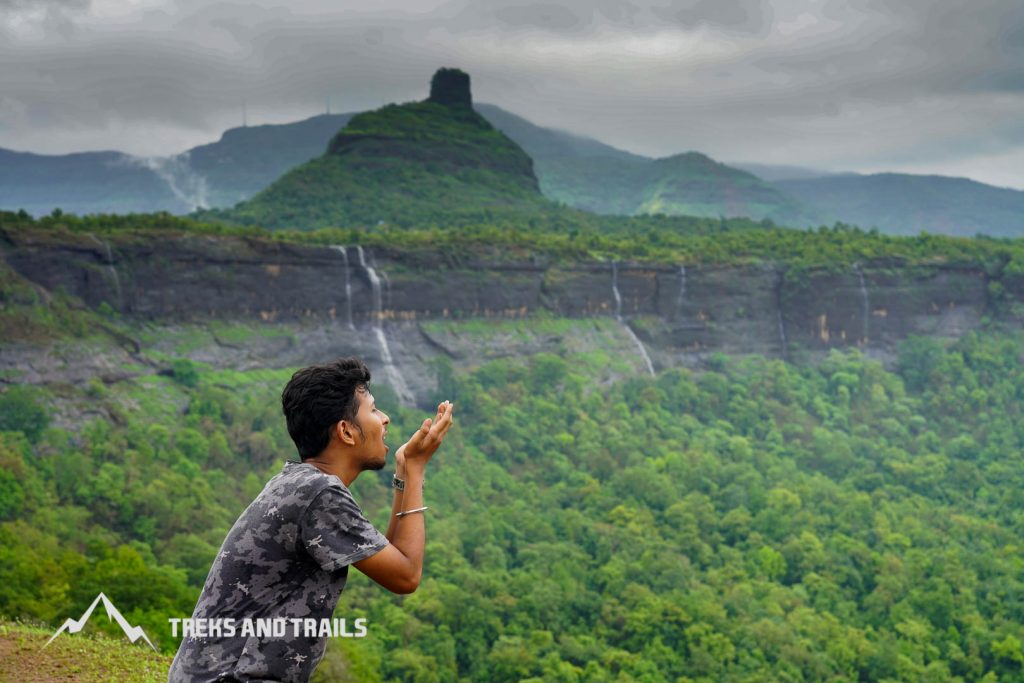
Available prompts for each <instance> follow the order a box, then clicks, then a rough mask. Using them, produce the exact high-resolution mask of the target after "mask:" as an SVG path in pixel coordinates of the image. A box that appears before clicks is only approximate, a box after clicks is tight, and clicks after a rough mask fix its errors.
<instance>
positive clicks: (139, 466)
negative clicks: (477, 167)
mask: <svg viewBox="0 0 1024 683" xmlns="http://www.w3.org/2000/svg"><path fill="white" fill-rule="evenodd" d="M529 325H530V321H528V320H527V321H515V322H509V323H506V324H505V325H504V326H502V327H501V328H499V329H497V330H495V329H490V328H485V327H482V326H481V325H480V324H479V323H477V322H475V321H468V322H466V323H438V324H437V326H436V329H434V332H435V333H442V332H445V331H446V330H447V331H448V332H451V333H453V334H460V335H462V336H464V337H467V338H470V339H473V338H476V337H481V335H482V337H481V338H483V337H488V338H493V336H494V335H498V336H501V335H523V334H529V333H530V330H529V329H528V327H529ZM536 325H537V330H538V332H537V334H542V335H550V334H567V336H571V335H572V333H573V332H574V328H572V327H571V326H570V327H566V325H567V322H566V321H561V320H558V319H550V318H549V319H541V320H538V321H537V322H536ZM1022 341H1024V335H1022V334H1020V333H1015V334H1012V335H1009V334H999V333H995V332H990V333H985V334H971V335H968V336H967V337H965V338H964V339H962V340H960V341H959V342H957V343H955V344H953V345H952V346H951V347H949V348H945V347H943V346H942V345H941V344H940V343H939V342H937V341H935V340H931V339H924V338H916V339H911V340H909V341H908V342H907V343H905V344H904V345H903V347H902V350H901V353H900V356H899V362H898V367H897V368H896V371H895V372H890V371H886V370H885V369H884V368H882V366H881V365H879V364H878V363H877V362H874V361H869V360H867V359H865V358H863V357H862V356H861V355H860V354H859V353H858V352H856V351H849V352H846V353H840V352H834V353H833V354H832V355H831V356H829V358H828V359H827V360H826V361H824V362H823V363H821V364H820V365H819V366H817V367H808V368H797V367H794V366H792V365H789V364H786V363H783V362H781V361H769V360H765V359H763V358H758V357H751V358H747V359H742V360H741V359H730V358H727V357H725V356H720V357H718V358H716V359H715V361H714V362H713V363H712V368H713V369H712V370H709V371H707V372H705V373H702V374H699V375H696V374H693V373H691V372H689V371H685V370H673V371H668V372H665V373H662V374H661V375H660V376H659V377H657V378H656V379H651V378H646V377H643V378H635V379H628V380H625V381H618V382H615V383H613V384H610V385H608V384H605V383H602V382H601V381H599V379H598V375H597V373H598V372H599V368H598V367H597V366H595V365H592V364H590V363H588V362H586V361H585V360H582V359H580V358H578V357H577V356H576V355H574V354H573V353H572V352H571V350H569V346H566V347H565V349H566V350H565V351H564V352H561V353H559V354H551V353H542V354H538V355H535V356H533V357H531V358H526V359H521V360H496V361H493V362H489V363H487V364H485V365H483V366H481V367H479V368H477V369H475V370H473V371H472V372H468V373H467V372H465V371H463V370H461V369H459V368H457V367H452V365H451V364H450V363H449V364H439V365H438V367H437V369H438V373H439V378H440V380H441V382H442V384H443V385H444V388H445V392H446V393H445V395H446V396H451V397H454V399H455V401H456V403H457V405H458V410H459V413H460V418H459V422H458V425H457V427H456V429H455V430H454V431H453V432H452V434H451V436H450V440H449V443H447V444H446V447H445V450H444V451H443V452H442V453H441V454H439V456H438V459H437V462H436V463H435V465H436V466H435V467H434V470H433V473H432V474H431V477H430V490H429V496H430V504H431V506H432V516H431V518H430V520H429V547H428V552H427V557H428V564H427V568H426V580H425V582H424V584H423V585H422V586H421V588H420V590H419V591H417V593H415V594H413V595H411V596H408V597H404V598H403V597H396V596H391V595H389V594H386V593H385V592H383V591H382V590H381V589H380V588H378V587H377V586H375V585H373V584H371V583H370V582H369V581H368V580H366V579H365V578H364V577H361V576H359V575H353V577H352V579H351V580H350V586H349V588H348V589H347V590H346V592H345V593H344V595H343V596H342V600H341V603H340V606H339V612H338V614H339V616H351V617H356V616H366V617H367V619H368V623H369V628H370V634H369V636H368V637H367V638H365V639H362V640H358V641H356V640H352V641H345V642H332V644H331V647H330V654H329V655H328V658H327V660H325V662H324V663H323V664H322V667H323V672H321V674H320V675H321V676H326V675H327V673H325V672H328V671H332V672H335V675H337V676H340V677H341V679H342V680H352V681H439V682H441V681H458V680H480V681H484V680H486V681H518V680H524V679H536V680H551V681H556V680H566V681H581V682H583V681H587V682H590V681H780V680H791V681H801V680H805V681H811V680H834V681H857V680H877V681H928V680H935V681H956V680H962V681H975V680H986V681H995V680H998V681H1014V680H1022V669H1021V667H1022V664H1024V655H1022V654H1021V652H1022V651H1021V645H1020V643H1021V642H1022V640H1024V626H1022V620H1021V614H1022V609H1024V603H1022V602H1021V596H1022V595H1024V561H1022V559H1021V553H1020V537H1021V534H1022V532H1024V527H1022V524H1024V508H1022V503H1021V501H1020V497H1019V496H1018V495H1017V493H1018V492H1019V491H1020V490H1021V487H1022V486H1024V479H1022V477H1024V474H1022V472H1024V468H1022V465H1024V463H1022V462H1021V461H1020V454H1021V452H1022V446H1024V430H1022V429H1021V426H1020V425H1022V424H1024V415H1022V414H1021V412H1022V408H1021V406H1022V402H1021V399H1022V398H1024V396H1022V394H1021V389H1020V387H1022V386H1024V361H1022V359H1021V357H1020V354H1019V348H1020V345H1021V343H1022ZM442 365H444V367H442ZM289 373H290V370H289V369H282V370H275V371H253V372H237V371H225V370H213V369H210V368H208V367H206V366H204V365H202V364H197V363H189V362H179V363H175V364H174V373H173V376H167V377H165V376H147V377H142V378H137V379H134V380H129V381H124V382H118V383H116V384H111V385H102V384H96V385H89V386H87V387H83V388H72V387H63V388H60V390H59V391H56V390H52V391H37V392H33V393H32V395H31V396H27V395H23V396H20V397H19V395H18V393H15V394H14V398H10V397H11V394H12V392H15V389H8V390H7V391H6V392H5V394H4V398H3V400H5V401H11V402H18V403H24V402H26V401H27V402H28V404H29V405H32V406H43V407H44V408H45V409H46V410H47V411H48V413H49V412H50V411H57V410H58V409H59V407H60V406H68V405H70V404H74V403H75V402H76V401H88V402H89V404H90V406H91V408H92V410H93V414H99V415H101V417H98V418H95V419H92V420H91V421H88V422H86V423H84V424H80V425H78V426H77V427H76V428H75V429H74V430H73V431H69V430H66V429H64V428H58V427H53V426H51V427H45V424H44V425H43V428H42V429H41V431H39V432H38V433H36V434H35V436H33V437H32V438H34V439H35V442H34V443H33V441H32V440H31V439H30V438H29V437H30V436H32V435H31V434H30V433H31V432H33V431H35V429H36V427H35V425H36V423H35V422H34V421H33V420H29V421H26V422H24V423H20V424H21V426H19V425H18V424H17V423H12V424H8V425H6V426H7V428H8V429H12V430H13V431H8V432H7V433H4V434H3V435H2V436H0V472H2V473H3V476H2V477H0V520H2V521H0V614H4V615H7V616H8V617H20V618H26V619H36V620H41V621H44V622H47V623H49V624H51V625H52V628H56V626H57V625H59V623H60V622H61V621H62V620H63V619H64V618H66V617H67V616H77V615H79V614H81V612H82V611H83V610H84V608H85V607H86V606H88V604H89V603H90V602H91V601H92V599H93V598H95V596H96V594H97V593H98V592H99V591H101V590H102V591H104V592H106V593H107V595H108V596H109V597H110V598H111V599H112V600H113V601H114V603H115V604H117V605H118V607H119V608H120V609H121V610H122V611H123V612H124V613H125V615H126V617H127V618H128V619H129V621H132V622H133V623H139V624H141V625H143V627H144V628H145V629H146V632H147V634H148V635H149V637H150V638H151V639H152V640H153V641H154V643H156V644H157V645H158V647H160V648H161V649H162V650H163V651H164V652H165V653H170V652H173V650H174V648H175V646H176V643H175V642H174V641H173V639H172V638H171V637H170V632H169V628H168V626H167V621H166V620H167V619H168V618H170V617H181V616H187V615H188V614H189V613H190V611H191V609H192V606H193V605H194V601H195V599H196V596H197V595H198V590H199V587H200V586H201V584H202V581H203V580H204V578H205V575H206V571H207V569H208V567H209V564H210V562H211V560H212V557H213V555H214V554H215V552H216V549H217V547H218V545H219V543H220V541H221V539H222V538H223V535H224V533H225V531H226V529H227V527H228V526H229V525H230V524H231V523H232V522H233V520H234V519H235V517H236V516H237V515H238V514H239V512H240V511H241V510H242V509H243V508H244V507H245V505H247V504H248V502H249V500H251V498H252V496H253V495H255V493H256V492H257V491H258V490H259V489H260V487H261V486H262V484H263V482H264V481H265V480H266V479H267V478H269V476H271V475H272V474H273V473H274V472H276V471H277V470H278V469H279V468H280V465H281V461H282V459H283V458H284V457H286V456H289V454H291V453H292V452H293V450H292V446H291V444H290V442H289V439H288V437H287V434H286V433H285V430H284V425H283V421H282V419H281V417H280V415H279V408H278V405H277V396H278V394H279V392H280V388H281V386H282V385H283V383H284V382H285V381H286V379H287V377H288V376H289ZM21 391H22V392H23V393H24V390H21ZM388 393H389V392H388V391H386V390H385V389H384V388H382V389H381V391H380V392H379V396H383V395H387V394H388ZM181 406H184V412H182V410H181ZM29 412H31V409H29ZM392 416H393V418H394V424H395V429H397V430H398V433H407V432H410V431H411V429H412V428H413V426H414V425H416V424H418V420H419V419H420V417H421V415H420V412H419V411H416V410H409V409H397V410H394V411H392ZM26 430H27V431H26ZM387 476H389V475H388V474H387V473H386V472H382V473H365V474H364V475H363V476H362V477H361V478H360V479H359V480H358V481H357V482H356V485H355V489H356V495H357V497H358V498H359V499H360V501H361V503H362V504H363V508H364V510H366V512H367V514H368V515H369V516H370V517H371V519H373V520H375V521H377V522H378V523H382V521H383V520H384V519H385V518H386V516H387V510H388V501H389V496H388V494H389V490H388V488H387ZM94 621H95V622H96V626H95V628H97V629H98V630H102V631H104V632H107V633H108V634H109V635H111V636H119V633H118V631H117V630H116V627H113V629H111V628H110V627H109V625H108V624H105V623H104V622H105V620H102V619H99V620H94ZM90 623H92V622H90ZM50 632H52V630H51V631H50ZM9 634H10V632H9V631H7V632H5V636H8V637H9ZM7 639H9V638H7ZM4 640H5V638H0V643H2V642H4ZM60 640H62V641H65V642H67V643H68V644H69V646H71V645H72V644H76V643H79V642H81V641H80V639H79V638H78V637H77V636H75V637H72V636H66V637H62V638H61V639H60ZM75 646H76V647H77V645H75ZM89 661H91V659H90V658H89V657H87V656H83V657H82V662H83V664H82V665H83V666H88V664H87V663H88V662H89ZM165 665H166V663H165ZM338 672H345V673H344V674H343V676H342V674H339V673H338Z"/></svg>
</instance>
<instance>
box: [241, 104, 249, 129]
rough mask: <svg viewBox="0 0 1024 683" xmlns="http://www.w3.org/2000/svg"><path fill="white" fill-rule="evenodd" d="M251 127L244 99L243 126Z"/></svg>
mask: <svg viewBox="0 0 1024 683" xmlns="http://www.w3.org/2000/svg"><path fill="white" fill-rule="evenodd" d="M248 127H249V117H248V115H247V114H246V111H245V99H244V98H243V99H242V128H248Z"/></svg>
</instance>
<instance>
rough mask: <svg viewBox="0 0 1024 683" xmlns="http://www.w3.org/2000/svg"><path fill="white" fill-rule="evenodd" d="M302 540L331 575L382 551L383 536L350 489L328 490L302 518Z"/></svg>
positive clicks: (310, 552)
mask: <svg viewBox="0 0 1024 683" xmlns="http://www.w3.org/2000/svg"><path fill="white" fill-rule="evenodd" d="M299 538H300V540H301V542H302V545H303V547H304V548H305V549H306V552H308V553H309V555H310V556H311V557H312V558H313V559H314V560H316V563H317V564H319V565H320V567H321V568H322V569H323V570H324V571H328V572H332V571H334V570H336V569H341V568H342V567H346V566H348V565H350V564H353V563H354V562H359V561H360V560H365V559H366V558H367V557H370V556H371V555H374V554H376V553H378V552H380V551H381V550H382V549H383V548H384V547H385V546H386V545H387V544H388V539H387V538H385V537H384V534H382V533H381V532H379V531H377V530H376V529H375V528H373V525H372V524H370V522H369V520H367V519H366V517H364V516H363V511H362V510H360V509H359V505H357V504H356V501H355V498H353V497H352V494H351V493H350V492H349V491H348V490H347V489H341V488H336V487H333V486H331V487H327V488H325V489H324V490H323V491H321V492H320V493H319V494H317V497H316V498H314V499H313V501H312V502H311V503H310V504H309V507H307V508H306V512H305V514H303V516H302V523H301V525H300V529H299Z"/></svg>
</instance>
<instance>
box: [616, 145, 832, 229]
mask: <svg viewBox="0 0 1024 683" xmlns="http://www.w3.org/2000/svg"><path fill="white" fill-rule="evenodd" d="M645 175H646V176H647V178H648V180H647V182H646V183H645V187H644V190H643V195H642V200H641V202H640V204H639V206H638V207H637V209H636V213H663V214H677V215H678V214H682V215H689V216H710V217H713V216H726V217H730V218H731V217H735V216H747V217H749V218H753V219H756V220H760V219H764V218H768V219H771V220H773V221H776V222H778V223H783V224H786V225H799V226H805V225H811V224H813V223H815V222H816V221H815V217H814V215H813V213H812V212H811V211H808V210H807V209H806V208H805V207H803V206H801V204H800V202H799V201H797V200H795V199H793V198H792V197H790V196H788V195H786V194H785V193H784V192H781V191H780V190H778V189H777V188H776V187H774V186H772V185H771V184H769V183H766V182H765V181H763V180H761V179H760V178H758V177H757V176H755V175H753V174H750V173H747V172H746V171H741V170H739V169H736V168H733V167H731V166H727V165H725V164H722V163H719V162H717V161H715V160H714V159H711V158H710V157H707V156H705V155H703V154H700V153H698V152H687V153H686V154H677V155H675V156H671V157H666V158H664V159H656V160H655V161H654V162H652V163H651V165H650V167H649V168H648V169H646V170H645Z"/></svg>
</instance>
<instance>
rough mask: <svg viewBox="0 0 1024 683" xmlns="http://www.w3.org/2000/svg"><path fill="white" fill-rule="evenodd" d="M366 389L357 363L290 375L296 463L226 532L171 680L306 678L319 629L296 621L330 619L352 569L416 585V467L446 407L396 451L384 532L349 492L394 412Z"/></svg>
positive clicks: (420, 538) (419, 537) (319, 645)
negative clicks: (247, 630)
mask: <svg viewBox="0 0 1024 683" xmlns="http://www.w3.org/2000/svg"><path fill="white" fill-rule="evenodd" d="M369 385H370V371H369V370H368V369H367V367H366V366H365V365H364V364H363V363H362V362H360V361H358V360H356V359H353V358H345V359H339V360H337V361H335V362H334V363H330V364H327V365H318V366H313V367H308V368H305V369H303V370H299V371H298V372H296V373H295V374H294V375H293V376H292V378H291V380H290V381H289V382H288V385H287V386H286V387H285V389H284V393H283V394H282V396H281V403H282V407H283V410H284V415H285V419H286V421H287V424H288V433H289V435H291V437H292V440H293V441H294V442H295V446H296V448H297V449H298V451H299V457H300V458H301V462H295V461H289V462H287V463H285V465H284V469H283V470H282V471H281V472H280V473H278V474H277V475H275V476H274V477H273V478H272V479H271V480H270V481H269V482H267V485H266V486H265V487H264V489H263V491H262V492H261V493H260V494H259V495H258V496H257V497H256V499H255V500H254V501H253V502H252V503H251V504H250V505H249V507H248V508H246V510H245V512H243V513H242V515H241V516H240V517H239V518H238V521H236V522H235V524H234V526H232V527H231V530H230V531H229V532H228V535H227V537H226V538H225V539H224V543H223V545H222V546H221V549H220V552H219V553H218V555H217V557H216V559H215V560H214V562H213V566H212V567H211V568H210V574H209V576H208V577H207V579H206V584H205V585H204V586H203V592H202V594H201V595H200V597H199V602H198V603H197V604H196V608H195V612H194V613H193V615H192V622H191V624H192V625H193V629H192V634H191V635H189V634H186V635H188V637H185V638H184V639H183V640H182V641H181V646H180V648H179V649H178V653H177V655H176V656H175V657H174V663H173V664H172V665H171V670H170V674H169V676H168V680H169V681H170V682H171V683H179V682H189V683H193V682H196V683H197V682H200V681H204V682H206V681H218V682H229V681H243V682H248V681H307V680H308V679H309V677H310V675H311V674H312V672H313V669H314V668H315V667H316V665H317V663H319V661H320V659H321V657H323V654H324V649H325V647H326V636H320V635H318V634H314V633H310V632H304V631H302V626H303V624H305V623H306V621H305V620H315V623H316V624H317V626H319V625H320V623H322V622H321V620H329V619H330V617H331V615H332V613H333V612H334V607H335V605H336V604H337V602H338V597H339V596H340V595H341V591H342V590H343V589H344V587H345V581H346V578H347V576H348V567H349V565H355V567H356V568H357V569H359V570H360V571H361V572H363V573H364V574H366V575H367V576H369V577H370V578H371V579H373V580H374V581H376V582H377V583H379V584H380V585H381V586H383V587H385V588H387V589H388V590H390V591H393V592H395V593H411V592H413V591H414V590H416V588H417V587H418V586H419V583H420V576H421V572H422V569H423V543H424V520H423V517H424V515H423V511H424V510H426V507H424V506H423V471H424V468H425V467H426V465H427V462H428V461H429V460H430V457H431V456H432V455H433V454H434V451H436V450H437V448H438V446H440V445H441V441H442V440H443V439H444V436H445V434H446V433H447V431H448V428H449V427H451V425H452V410H453V405H452V404H451V402H449V401H445V402H444V403H442V404H440V405H439V406H438V407H437V415H436V416H435V417H434V419H433V420H431V419H427V420H424V421H423V424H422V425H421V427H420V429H419V430H418V431H417V432H416V433H415V434H413V436H412V438H411V439H409V441H408V442H406V443H405V444H404V445H403V446H402V447H401V448H399V449H398V451H397V452H396V453H395V479H394V481H393V483H392V485H393V486H394V487H395V494H394V502H393V504H392V514H391V518H390V519H389V521H388V528H387V531H386V533H384V534H381V533H380V532H379V531H377V530H376V529H374V527H373V526H372V525H371V524H370V522H368V521H367V520H366V518H365V517H364V516H363V513H362V511H361V510H360V509H359V506H358V505H357V504H356V502H355V500H354V499H353V498H352V494H351V493H350V492H349V490H348V487H349V485H350V484H351V483H352V482H353V481H354V480H355V478H356V477H358V476H359V473H360V472H362V471H363V470H379V469H381V468H382V467H384V463H385V459H386V457H387V453H388V448H389V447H388V446H387V444H385V443H384V439H385V436H386V434H387V426H388V424H389V422H390V419H389V418H388V416H387V415H386V414H385V413H383V412H381V411H380V410H379V409H378V408H377V406H376V403H375V401H374V398H373V395H372V394H370V388H369ZM228 620H230V621H228ZM244 620H274V621H276V622H278V624H279V625H281V626H284V625H285V624H287V628H288V631H287V633H286V635H284V636H280V635H279V636H278V637H274V636H273V635H268V634H267V633H266V632H264V633H262V634H259V635H252V634H249V635H242V634H241V633H240V630H241V629H242V624H243V621H244ZM292 620H294V621H292ZM299 620H303V621H299ZM229 624H230V625H231V626H232V627H233V632H232V631H231V630H230V629H229V628H228V625H229ZM183 628H184V625H183ZM295 628H297V629H298V631H294V630H292V629H295Z"/></svg>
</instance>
